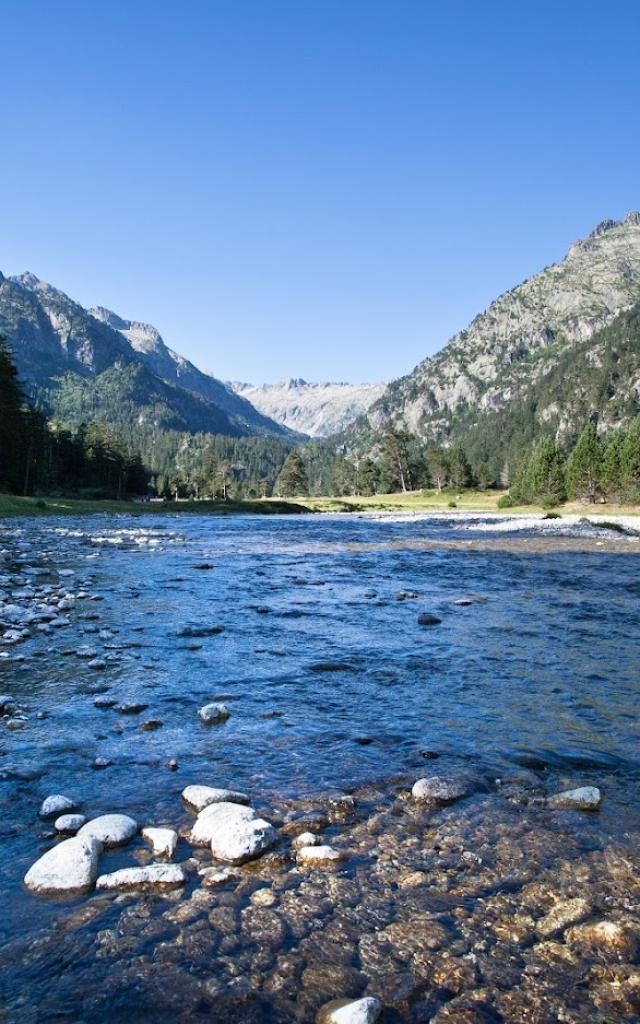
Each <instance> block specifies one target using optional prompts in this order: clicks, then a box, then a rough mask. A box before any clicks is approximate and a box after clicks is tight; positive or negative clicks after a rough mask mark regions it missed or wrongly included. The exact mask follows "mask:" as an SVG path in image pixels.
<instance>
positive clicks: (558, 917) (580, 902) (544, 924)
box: [536, 897, 591, 939]
mask: <svg viewBox="0 0 640 1024" xmlns="http://www.w3.org/2000/svg"><path fill="white" fill-rule="evenodd" d="M590 913H591V904H590V903H588V902H587V900H584V899H581V898H579V897H578V898H576V899H573V900H561V901H560V902H559V903H556V905H555V907H552V908H551V910H550V911H549V913H548V914H545V916H544V917H542V918H540V920H539V921H538V924H537V926H536V928H537V932H538V935H540V936H542V938H543V939H549V938H552V937H553V936H554V935H559V934H560V933H561V932H563V931H564V929H565V928H567V927H568V925H570V924H576V923H577V922H578V921H582V920H584V918H585V917H588V916H589V914H590Z"/></svg>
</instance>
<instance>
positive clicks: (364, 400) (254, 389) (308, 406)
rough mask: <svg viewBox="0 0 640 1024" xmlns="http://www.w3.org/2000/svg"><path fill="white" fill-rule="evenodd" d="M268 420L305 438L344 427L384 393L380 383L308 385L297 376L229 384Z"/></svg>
mask: <svg viewBox="0 0 640 1024" xmlns="http://www.w3.org/2000/svg"><path fill="white" fill-rule="evenodd" d="M229 387H230V388H232V389H233V391H235V392H236V394H238V395H242V396H243V398H247V399H248V400H249V401H250V402H251V404H252V405H253V406H255V408H256V409H259V410H260V412H262V413H264V415H265V416H268V417H269V418H270V419H272V420H275V421H276V422H277V423H281V424H283V425H284V426H286V427H289V428H290V429H291V430H295V431H297V432H298V433H301V434H307V435H308V436H309V437H329V436H330V435H331V434H337V433H339V432H340V431H341V430H344V429H345V427H347V426H348V425H349V424H350V423H352V422H353V420H355V419H356V418H357V417H358V416H360V415H362V413H365V412H366V411H367V409H369V407H370V406H371V405H372V404H373V402H375V401H376V399H378V398H380V396H381V395H382V394H383V393H384V390H385V385H384V384H309V383H308V382H307V381H306V380H302V379H301V378H291V379H290V380H283V381H281V382H280V383H279V384H259V385H256V384H243V383H239V382H237V381H233V382H231V383H230V384H229Z"/></svg>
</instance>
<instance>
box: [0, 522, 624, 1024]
mask: <svg viewBox="0 0 640 1024" xmlns="http://www.w3.org/2000/svg"><path fill="white" fill-rule="evenodd" d="M132 533H134V531H132ZM127 542H131V543H137V542H138V541H137V540H133V539H130V541H127ZM4 554H5V553H4V552H0V559H3V557H4ZM20 558H21V555H20V545H19V543H18V545H16V548H14V550H13V551H12V553H11V569H10V571H9V572H7V574H5V576H3V577H0V588H1V589H2V593H3V594H4V595H5V596H6V600H5V599H4V597H3V599H2V601H1V603H0V654H1V655H3V656H4V658H5V660H9V659H10V660H11V662H12V664H14V666H17V667H19V665H20V654H19V653H16V652H18V651H19V645H20V644H21V643H22V642H23V641H25V640H26V639H28V638H33V637H34V636H36V637H38V636H41V637H42V639H43V641H44V642H45V643H46V642H47V641H48V640H49V638H50V637H51V635H52V634H53V633H54V631H58V630H64V628H65V626H66V625H67V623H68V622H70V621H71V619H70V615H74V614H78V611H77V609H78V608H80V607H83V604H84V602H90V601H92V599H94V598H96V597H97V596H98V595H91V593H90V592H88V591H86V590H84V589H82V588H73V587H72V586H71V583H70V580H71V578H72V576H73V571H72V570H67V569H64V568H62V569H59V570H58V577H59V582H58V583H46V584H42V585H41V584H40V583H39V582H38V577H39V576H40V575H42V576H45V575H46V576H47V577H48V578H50V576H51V568H50V567H46V568H45V567H43V568H42V572H41V571H40V569H39V568H38V567H37V566H35V567H34V566H33V565H32V564H31V563H30V560H29V558H28V557H27V553H26V551H25V559H24V560H25V566H24V568H23V569H20ZM4 560H5V561H6V562H7V563H8V562H9V558H8V557H7V558H6V559H4ZM81 614H87V613H81ZM424 614H425V615H428V614H429V613H424ZM87 621H88V622H93V621H94V619H93V615H92V613H88V615H87ZM424 624H425V625H434V626H437V624H438V623H433V622H428V623H427V622H425V623H424ZM206 628H208V627H204V626H203V627H202V630H204V629H206ZM96 629H99V627H96ZM183 635H185V636H189V637H198V636H201V635H205V634H204V633H202V632H201V629H200V627H198V626H197V625H196V626H194V627H187V632H186V633H184V634H183ZM100 639H101V640H102V641H103V643H104V644H108V641H109V639H110V638H109V637H107V636H106V634H105V635H104V636H100ZM73 655H74V656H75V657H77V658H78V659H80V660H82V661H83V662H84V663H86V664H87V666H91V667H93V668H94V669H95V671H96V673H97V674H100V673H103V672H104V671H106V670H107V668H108V664H109V657H110V655H109V654H107V656H106V657H102V656H101V655H100V651H99V650H98V649H97V648H95V647H93V646H90V645H87V646H84V647H80V648H77V649H75V650H74V651H73ZM116 656H117V655H116ZM322 667H323V671H326V670H327V669H326V664H325V663H323V664H322ZM100 696H101V695H100V694H98V696H97V697H96V698H95V700H96V703H97V702H98V700H99V699H100ZM102 699H103V704H102V706H103V707H105V708H106V709H113V710H114V711H115V713H119V714H125V715H127V714H131V715H138V714H141V713H142V711H144V710H145V706H144V705H140V703H139V702H138V703H137V704H135V705H134V704H132V703H127V702H126V701H120V702H115V701H113V702H111V698H108V697H104V696H103V698H102ZM0 705H1V708H0V713H1V714H2V716H3V717H2V721H3V724H4V726H5V728H6V729H7V730H9V732H11V731H12V730H16V729H20V728H28V727H29V723H30V718H29V715H28V713H27V712H28V709H24V708H22V707H20V706H19V705H18V704H17V703H16V702H15V701H13V700H12V698H11V697H10V696H2V697H0ZM225 710H227V709H226V707H225ZM35 714H36V715H37V712H35ZM200 717H201V719H202V721H203V723H206V725H207V726H209V725H213V726H216V725H218V724H222V725H223V724H224V721H225V720H226V719H225V716H224V715H219V714H215V715H214V716H213V717H212V718H211V719H209V720H208V721H207V720H206V718H205V716H200ZM207 717H208V716H207ZM425 756H426V755H425ZM99 760H100V758H96V759H95V761H94V765H95V767H107V764H104V765H103V764H98V763H97V762H98V761H99ZM102 760H104V761H107V760H108V759H106V758H103V759H102ZM428 760H429V761H431V760H433V761H435V762H437V761H438V760H439V758H438V754H437V752H436V751H430V752H429V757H428ZM168 767H170V765H168ZM176 767H177V765H176ZM590 774H591V775H592V774H593V772H591V773H590ZM596 781H597V780H594V779H593V778H592V777H588V778H585V777H584V776H583V773H581V772H579V771H578V770H576V772H575V777H574V778H573V779H563V780H562V783H563V784H562V785H561V786H560V785H557V784H556V780H555V779H551V778H550V777H549V776H548V775H547V774H546V773H545V772H544V771H533V770H529V769H524V768H523V769H518V770H514V771H513V772H512V773H511V774H503V775H502V776H501V777H499V778H497V777H495V776H492V775H491V774H490V773H487V772H486V771H485V770H480V769H479V770H477V771H475V770H470V768H469V766H468V765H462V764H461V765H457V766H453V767H452V766H448V767H447V769H446V770H445V769H442V770H441V769H440V768H439V767H437V768H436V766H434V768H433V770H432V771H428V772H426V771H425V772H424V773H423V774H422V775H421V776H420V777H417V776H413V777H409V776H405V777H402V778H400V777H396V778H392V779H389V780H388V782H387V783H386V784H385V786H384V787H381V786H377V787H375V788H362V789H357V790H354V791H353V792H348V793H329V794H326V795H324V796H318V797H313V798H311V797H309V798H300V799H297V800H287V799H282V798H278V797H275V796H274V797H270V796H268V795H267V794H260V793H257V794H248V793H244V792H241V791H238V790H236V789H235V788H234V786H233V779H220V778H217V777H210V778H203V779H202V780H201V781H200V782H199V783H197V784H192V785H190V786H187V787H185V789H184V790H183V794H182V796H183V806H182V807H176V808H175V817H174V819H173V820H171V821H162V822H153V821H152V822H147V821H144V822H138V821H137V820H135V819H134V818H132V817H131V816H130V815H128V814H126V813H124V811H123V809H121V808H119V807H118V806H117V794H114V806H113V808H112V809H111V810H109V811H108V812H107V813H95V812H94V811H93V809H92V807H91V806H89V805H88V804H87V803H85V801H84V800H83V798H82V794H81V793H75V792H74V793H71V794H65V793H60V792H57V793H51V794H49V795H48V796H46V798H45V799H44V800H42V802H41V803H40V804H39V805H36V806H35V807H34V817H35V818H36V819H39V820H40V822H41V823H42V824H43V825H44V826H45V828H46V827H49V826H50V827H51V829H52V831H51V832H50V833H49V834H47V833H46V832H45V833H43V834H42V835H41V837H40V838H41V840H43V841H44V845H45V848H44V849H43V852H42V853H41V855H40V856H39V857H38V858H37V859H36V860H35V861H34V863H33V864H32V865H31V867H30V868H29V870H28V871H27V873H26V875H25V878H24V885H25V888H26V890H27V891H28V892H29V893H31V894H32V896H33V898H34V899H38V900H45V901H49V900H57V901H60V900H63V901H66V905H68V912H66V913H64V914H61V915H59V916H58V917H57V918H56V920H55V922H54V924H53V925H52V926H48V927H43V928H42V929H41V930H40V931H39V932H37V934H36V935H35V936H34V935H30V936H28V937H19V938H17V939H15V940H11V938H10V937H7V936H3V942H2V945H1V946H0V968H2V971H3V972H4V971H6V972H7V973H8V972H10V971H11V970H12V969H13V967H14V966H15V964H17V963H20V965H21V969H23V970H24V969H26V970H29V971H33V972H39V971H41V970H43V971H46V972H48V974H49V975H50V983H49V985H48V986H47V990H46V991H44V992H43V993H42V998H41V1001H40V1005H39V1006H38V1007H37V1009H35V1010H34V1008H33V1007H31V1006H27V1005H24V1006H22V1007H21V1005H20V1001H19V1000H18V1002H17V1003H16V1002H14V1003H13V1004H12V1005H11V1007H10V1008H9V1010H8V1013H7V1016H6V1020H7V1021H8V1022H9V1024H12V1022H13V1021H20V1022H21V1024H22V1022H24V1024H30V1022H31V1021H34V1022H35V1021H40V1020H46V1019H56V1017H57V1016H58V1015H59V1013H60V1009H61V1007H65V1012H66V1013H67V1017H68V1019H74V1020H78V1021H80V1020H81V1021H83V1022H93V1021H99V1020H104V1019H112V1020H117V1021H134V1020H135V1021H141V1020H152V1021H157V1022H163V1021H171V1022H180V1021H193V1020H194V1019H200V1017H202V1018H203V1019H212V1020H216V1021H217V1022H226V1021H229V1022H231V1021H233V1022H234V1024H237V1022H239V1021H240V1022H247V1024H254V1022H255V1024H285V1022H292V1021H299V1022H301V1024H305V1022H314V1021H317V1022H318V1024H328V1022H332V1024H367V1022H372V1021H382V1022H387V1024H405V1022H406V1024H410V1022H411V1024H422V1022H430V1024H445V1022H452V1024H454V1022H456V1024H483V1022H486V1024H496V1022H508V1024H520V1022H523V1021H527V1022H529V1021H531V1022H534V1024H556V1022H558V1021H562V1022H570V1024H591V1022H598V1024H619V1022H621V1021H635V1020H640V911H639V907H640V842H639V841H638V840H639V839H640V837H639V836H637V835H634V834H631V833H629V834H628V835H627V836H626V837H625V841H624V842H623V841H618V840H617V841H605V840H604V839H603V836H602V833H600V832H598V830H597V827H596V825H595V823H596V822H597V820H598V815H599V812H600V809H601V808H602V806H603V803H605V802H606V792H605V791H604V790H603V789H602V788H601V787H600V786H598V785H596ZM100 810H101V811H102V810H103V809H102V808H101V809H100ZM51 844H53V845H51ZM114 857H119V858H120V860H119V861H118V866H115V869H114V870H110V868H111V867H112V866H114V865H113V861H112V858H114ZM123 857H124V858H128V859H130V862H129V863H127V864H124V863H123V860H122V858H123ZM53 965H55V967H54V966H53ZM81 965H84V966H83V967H82V968H81ZM57 967H60V969H59V970H57V969H56V968H57ZM81 970H83V971H84V972H85V973H84V974H83V973H79V972H81ZM81 978H82V979H83V980H84V982H85V984H82V985H81V984H79V980H80V979H81ZM92 978H95V979H96V982H98V981H99V983H96V984H86V982H87V980H89V981H90V980H91V979H92Z"/></svg>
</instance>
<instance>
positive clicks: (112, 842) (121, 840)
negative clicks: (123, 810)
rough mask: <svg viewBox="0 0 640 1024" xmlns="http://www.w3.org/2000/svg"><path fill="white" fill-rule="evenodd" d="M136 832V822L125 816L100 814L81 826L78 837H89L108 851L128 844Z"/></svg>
mask: <svg viewBox="0 0 640 1024" xmlns="http://www.w3.org/2000/svg"><path fill="white" fill-rule="evenodd" d="M137 831H138V825H137V822H135V821H134V820H133V818H130V817H129V816H128V815H127V814H102V815H100V817H99V818H93V819H92V820H91V821H88V822H87V823H86V825H83V826H82V828H81V829H80V831H79V833H78V836H79V837H84V836H91V837H92V838H94V839H97V840H98V842H100V843H102V845H103V846H104V847H105V849H107V850H108V849H110V848H111V847H112V846H123V845H124V844H125V843H128V842H129V840H130V839H133V837H134V836H135V834H136V832H137Z"/></svg>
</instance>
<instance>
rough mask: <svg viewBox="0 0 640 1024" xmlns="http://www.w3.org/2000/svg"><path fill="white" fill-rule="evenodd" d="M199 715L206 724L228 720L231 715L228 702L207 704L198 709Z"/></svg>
mask: <svg viewBox="0 0 640 1024" xmlns="http://www.w3.org/2000/svg"><path fill="white" fill-rule="evenodd" d="M198 715H199V717H200V719H201V720H202V721H203V722H204V723H205V725H215V724H216V723H217V722H226V720H227V718H228V717H229V709H228V708H227V706H226V704H219V703H213V704H205V705H204V707H202V708H200V710H199V711H198Z"/></svg>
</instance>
